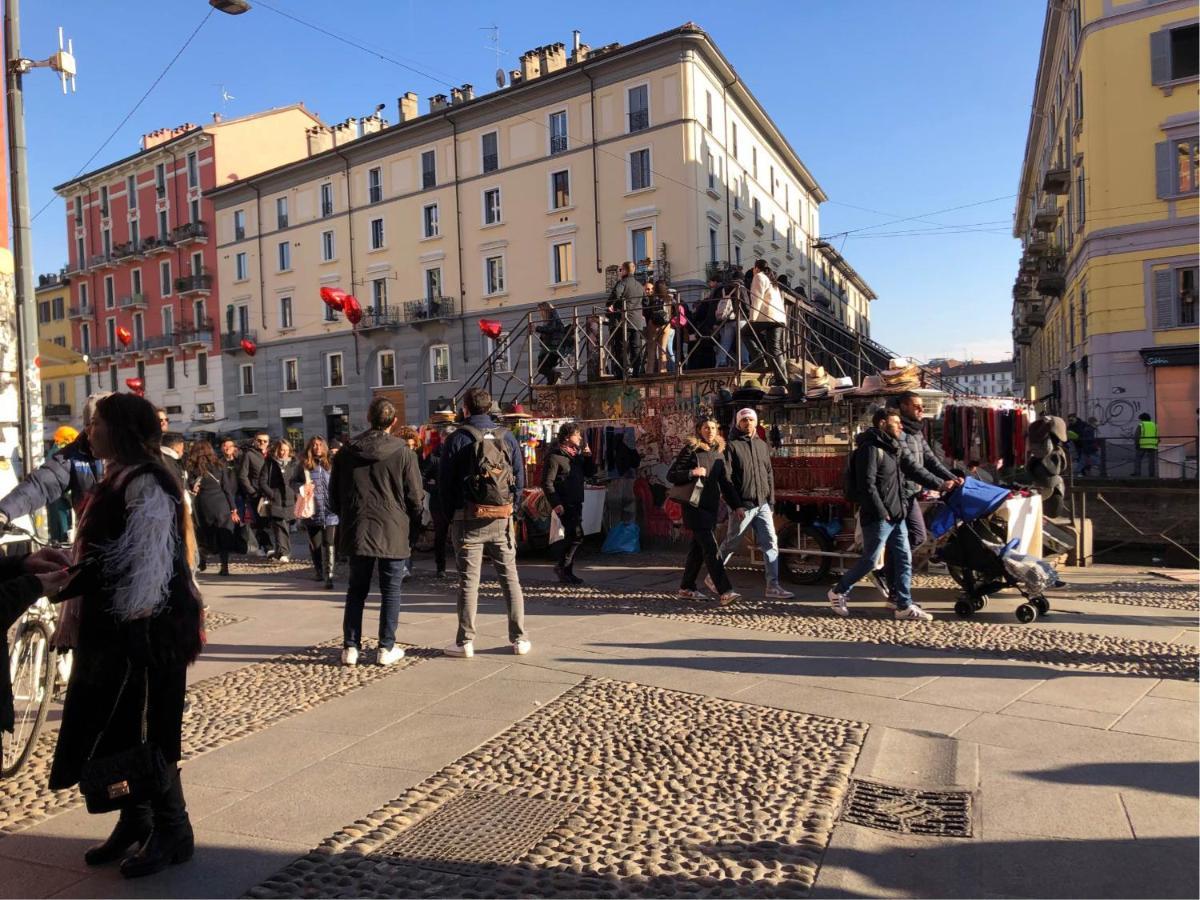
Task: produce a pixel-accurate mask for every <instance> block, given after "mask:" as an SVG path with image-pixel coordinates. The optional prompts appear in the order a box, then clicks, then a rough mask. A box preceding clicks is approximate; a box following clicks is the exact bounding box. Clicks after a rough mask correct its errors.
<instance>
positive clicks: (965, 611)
mask: <svg viewBox="0 0 1200 900" xmlns="http://www.w3.org/2000/svg"><path fill="white" fill-rule="evenodd" d="M954 612H955V613H956V614H957V615H958V616H959V617H960V618H963V619H969V618H970V617H971V616H973V615H975V604H974V603H972V602H971V601H970V600H958V601H956V602H955V604H954Z"/></svg>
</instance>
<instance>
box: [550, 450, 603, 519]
mask: <svg viewBox="0 0 1200 900" xmlns="http://www.w3.org/2000/svg"><path fill="white" fill-rule="evenodd" d="M595 474H596V461H595V460H594V459H592V456H591V454H590V453H589V454H588V455H586V456H585V455H584V454H583V453H582V451H581V452H579V453H576V454H575V455H574V456H571V455H570V454H569V453H567V451H566V450H564V449H563V448H562V446H561V445H557V446H555V447H554V449H553V450H551V451H550V454H549V455H548V456H547V457H546V464H545V466H543V468H542V490H543V491H545V493H546V500H547V502H548V503H549V504H550V508H551V509H553V508H554V507H556V506H562V507H563V509H564V510H566V509H571V510H575V511H582V509H583V497H584V491H585V490H586V486H587V478H588V477H589V476H591V475H595Z"/></svg>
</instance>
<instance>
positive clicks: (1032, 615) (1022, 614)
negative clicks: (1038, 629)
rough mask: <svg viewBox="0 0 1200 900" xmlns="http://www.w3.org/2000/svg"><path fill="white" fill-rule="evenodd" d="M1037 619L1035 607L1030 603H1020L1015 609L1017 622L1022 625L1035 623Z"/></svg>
mask: <svg viewBox="0 0 1200 900" xmlns="http://www.w3.org/2000/svg"><path fill="white" fill-rule="evenodd" d="M1037 617H1038V611H1037V607H1036V606H1033V605H1032V604H1030V603H1022V604H1021V605H1020V606H1018V607H1017V621H1018V622H1020V623H1022V624H1023V625H1028V624H1029V623H1030V622H1036V621H1037Z"/></svg>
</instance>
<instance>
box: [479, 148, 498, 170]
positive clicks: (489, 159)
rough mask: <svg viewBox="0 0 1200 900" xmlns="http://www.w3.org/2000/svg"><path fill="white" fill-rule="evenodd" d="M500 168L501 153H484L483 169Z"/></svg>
mask: <svg viewBox="0 0 1200 900" xmlns="http://www.w3.org/2000/svg"><path fill="white" fill-rule="evenodd" d="M498 168H500V155H499V154H497V153H485V154H483V171H485V172H495V171H496V170H497V169H498Z"/></svg>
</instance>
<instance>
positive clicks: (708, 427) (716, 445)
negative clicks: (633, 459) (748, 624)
mask: <svg viewBox="0 0 1200 900" xmlns="http://www.w3.org/2000/svg"><path fill="white" fill-rule="evenodd" d="M724 454H725V441H724V440H722V438H721V428H720V426H719V425H718V424H717V422H716V420H715V419H712V418H707V417H706V418H702V419H700V420H699V421H698V422H697V423H696V435H695V437H691V438H688V441H687V443H686V444H684V446H683V449H681V450H680V451H679V455H678V456H676V457H675V462H673V463H672V464H671V468H670V469H669V470H668V471H667V481H669V482H671V484H676V485H681V484H691V485H696V484H699V485H700V494H699V502H698V503H697V504H696V505H695V506H693V505H692V504H691V503H689V502H687V501H681V503H680V505H681V506H682V507H683V523H684V524H685V525H686V526H687V527H688V528H689V529H690V530H691V532H692V545H691V547H689V548H688V555H687V561H686V562H685V563H684V566H683V578H682V580H681V581H680V583H679V592H678V593H677V594H676V596H678V597H679V598H680V599H681V600H707V599H708V595H706V594H704V593H702V592H701V591H698V590H697V589H696V578H697V576H698V575H699V574H700V565H701V563H703V564H704V565H706V566H708V574H709V575H710V576H711V577H712V580H713V583H714V584H715V585H716V586H717V590H718V591H720V592H721V594H720V597H718V600H717V602H718V603H720V604H721V605H722V606H728V605H729V604H730V603H733V602H734V601H735V600H739V599H741V597H740V595H739V594H737V593H735V592H734V590H733V585H732V584H730V582H729V576H728V575H726V574H725V564H724V562H722V560H721V557H720V554H719V553H718V552H717V536H716V529H717V508H718V505H719V503H720V499H721V497H722V496H723V497H724V498H725V502H726V503H727V504H728V505H729V507H730V508H732V509H737V508H739V507H741V505H742V499H741V497H739V496H738V492H737V489H736V488H735V487H734V486H733V482H732V481H730V480H729V469H728V467H727V465H726V463H725V455H724Z"/></svg>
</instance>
